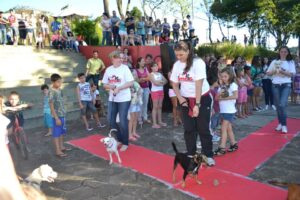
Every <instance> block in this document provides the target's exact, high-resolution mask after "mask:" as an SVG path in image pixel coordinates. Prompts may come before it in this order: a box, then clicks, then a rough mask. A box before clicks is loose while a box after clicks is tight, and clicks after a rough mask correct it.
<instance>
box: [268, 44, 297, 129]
mask: <svg viewBox="0 0 300 200" xmlns="http://www.w3.org/2000/svg"><path fill="white" fill-rule="evenodd" d="M295 73H296V68H295V63H294V61H293V58H292V55H291V53H290V50H289V48H288V47H286V46H283V47H281V48H280V49H279V56H278V59H276V60H273V61H272V63H271V65H270V67H269V69H268V71H267V74H268V75H269V76H272V84H273V86H272V87H273V88H272V89H273V97H274V102H275V106H276V110H277V117H278V126H277V127H276V129H275V130H276V131H281V132H282V133H287V132H288V129H287V122H286V121H287V120H286V119H287V112H286V108H287V105H288V98H289V95H290V93H291V84H292V79H291V78H292V76H293V75H294V74H295Z"/></svg>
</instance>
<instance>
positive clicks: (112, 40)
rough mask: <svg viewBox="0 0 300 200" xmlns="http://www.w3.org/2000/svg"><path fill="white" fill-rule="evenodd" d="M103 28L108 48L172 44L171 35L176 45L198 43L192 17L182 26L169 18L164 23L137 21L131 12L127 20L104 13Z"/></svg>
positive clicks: (158, 21)
mask: <svg viewBox="0 0 300 200" xmlns="http://www.w3.org/2000/svg"><path fill="white" fill-rule="evenodd" d="M101 26H102V31H103V40H102V45H107V46H110V45H114V46H136V45H159V44H162V43H169V42H171V35H172V39H173V40H172V41H173V42H175V43H176V42H178V41H179V40H180V39H184V40H190V41H192V43H193V45H194V46H196V45H197V43H198V37H197V36H196V35H195V29H194V27H193V23H192V20H191V17H190V15H187V17H186V19H184V20H183V22H182V24H181V25H180V24H179V23H178V22H177V19H175V20H174V22H173V23H172V24H170V23H169V22H168V20H167V18H164V19H163V21H162V22H161V20H160V19H157V20H154V19H153V18H152V17H144V16H141V17H140V18H139V19H138V20H136V19H135V18H134V17H133V16H132V15H131V13H130V12H127V13H126V18H125V17H121V18H120V17H118V16H117V15H116V11H113V13H112V16H111V17H109V14H108V13H103V15H102V20H101ZM181 36H182V37H181Z"/></svg>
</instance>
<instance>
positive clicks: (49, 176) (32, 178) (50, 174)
mask: <svg viewBox="0 0 300 200" xmlns="http://www.w3.org/2000/svg"><path fill="white" fill-rule="evenodd" d="M56 178H57V172H55V171H54V170H53V169H52V167H50V166H49V165H46V164H45V165H41V166H40V167H39V168H36V169H35V170H33V171H32V173H31V174H30V175H29V176H28V177H27V178H26V179H25V182H26V183H27V184H29V185H31V186H33V187H34V188H36V189H38V190H40V189H41V183H42V181H47V182H49V183H53V182H54V179H56Z"/></svg>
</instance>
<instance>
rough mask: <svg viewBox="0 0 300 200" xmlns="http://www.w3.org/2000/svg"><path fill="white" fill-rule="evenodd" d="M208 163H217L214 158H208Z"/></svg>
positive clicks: (209, 164) (212, 164)
mask: <svg viewBox="0 0 300 200" xmlns="http://www.w3.org/2000/svg"><path fill="white" fill-rule="evenodd" d="M207 165H208V166H210V167H211V166H215V165H216V161H215V160H214V159H213V158H207Z"/></svg>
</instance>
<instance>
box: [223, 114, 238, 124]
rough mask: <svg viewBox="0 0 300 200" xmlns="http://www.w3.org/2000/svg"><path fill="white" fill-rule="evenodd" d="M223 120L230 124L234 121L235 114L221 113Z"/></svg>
mask: <svg viewBox="0 0 300 200" xmlns="http://www.w3.org/2000/svg"><path fill="white" fill-rule="evenodd" d="M220 115H221V119H223V120H226V121H229V122H230V123H232V122H233V120H234V115H235V113H220Z"/></svg>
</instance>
